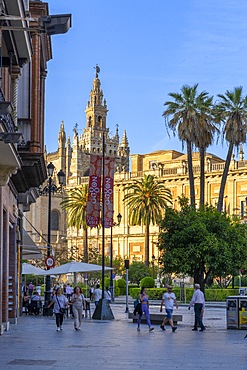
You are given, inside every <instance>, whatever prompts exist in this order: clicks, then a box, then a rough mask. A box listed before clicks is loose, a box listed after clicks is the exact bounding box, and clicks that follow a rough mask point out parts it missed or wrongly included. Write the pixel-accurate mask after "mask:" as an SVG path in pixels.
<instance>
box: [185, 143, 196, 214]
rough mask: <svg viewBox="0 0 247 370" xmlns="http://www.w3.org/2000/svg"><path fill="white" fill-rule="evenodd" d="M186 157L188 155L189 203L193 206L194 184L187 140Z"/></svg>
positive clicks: (190, 145) (190, 153)
mask: <svg viewBox="0 0 247 370" xmlns="http://www.w3.org/2000/svg"><path fill="white" fill-rule="evenodd" d="M187 157H188V171H189V183H190V205H191V206H192V207H193V208H194V207H195V203H196V202H195V184H194V174H193V163H192V144H191V141H189V140H187Z"/></svg>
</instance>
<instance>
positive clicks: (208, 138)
mask: <svg viewBox="0 0 247 370" xmlns="http://www.w3.org/2000/svg"><path fill="white" fill-rule="evenodd" d="M196 105H197V110H198V121H197V125H196V127H195V139H194V140H195V142H194V143H195V146H196V147H197V148H198V149H199V153H200V207H203V206H204V203H205V168H204V166H205V153H206V149H207V148H208V147H209V145H211V144H212V143H213V140H214V134H215V132H217V133H219V129H218V128H217V127H216V125H215V123H214V121H213V120H214V115H213V96H208V93H207V92H205V91H203V92H202V93H200V94H199V96H198V97H197V99H196Z"/></svg>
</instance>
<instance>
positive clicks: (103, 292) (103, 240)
mask: <svg viewBox="0 0 247 370" xmlns="http://www.w3.org/2000/svg"><path fill="white" fill-rule="evenodd" d="M102 178H103V180H102V213H101V224H102V284H101V285H102V300H103V299H104V294H105V187H104V179H105V133H104V131H103V138H102Z"/></svg>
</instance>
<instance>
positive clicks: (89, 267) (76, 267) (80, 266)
mask: <svg viewBox="0 0 247 370" xmlns="http://www.w3.org/2000/svg"><path fill="white" fill-rule="evenodd" d="M101 270H102V266H99V265H94V264H92V263H85V262H76V261H73V262H68V263H65V264H64V265H61V266H58V267H54V268H53V269H50V270H46V271H45V270H44V271H42V275H51V274H52V275H65V274H70V273H76V272H95V271H101ZM105 270H113V269H112V268H111V267H105Z"/></svg>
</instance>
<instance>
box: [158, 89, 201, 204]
mask: <svg viewBox="0 0 247 370" xmlns="http://www.w3.org/2000/svg"><path fill="white" fill-rule="evenodd" d="M197 87H198V84H195V85H194V86H192V87H190V86H188V85H184V86H182V88H181V93H169V96H170V97H172V98H173V99H174V101H167V102H165V103H164V106H166V107H167V109H166V110H165V111H164V112H163V117H164V118H165V121H166V124H167V127H168V128H170V129H172V130H173V132H174V134H175V131H176V129H177V131H178V137H179V139H180V140H181V141H182V143H184V142H186V146H187V157H188V172H189V183H190V204H191V206H192V207H195V185H194V174H193V164H192V145H193V143H194V141H195V126H196V125H197V121H198V114H197V102H196V99H197ZM170 117H171V118H170Z"/></svg>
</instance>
